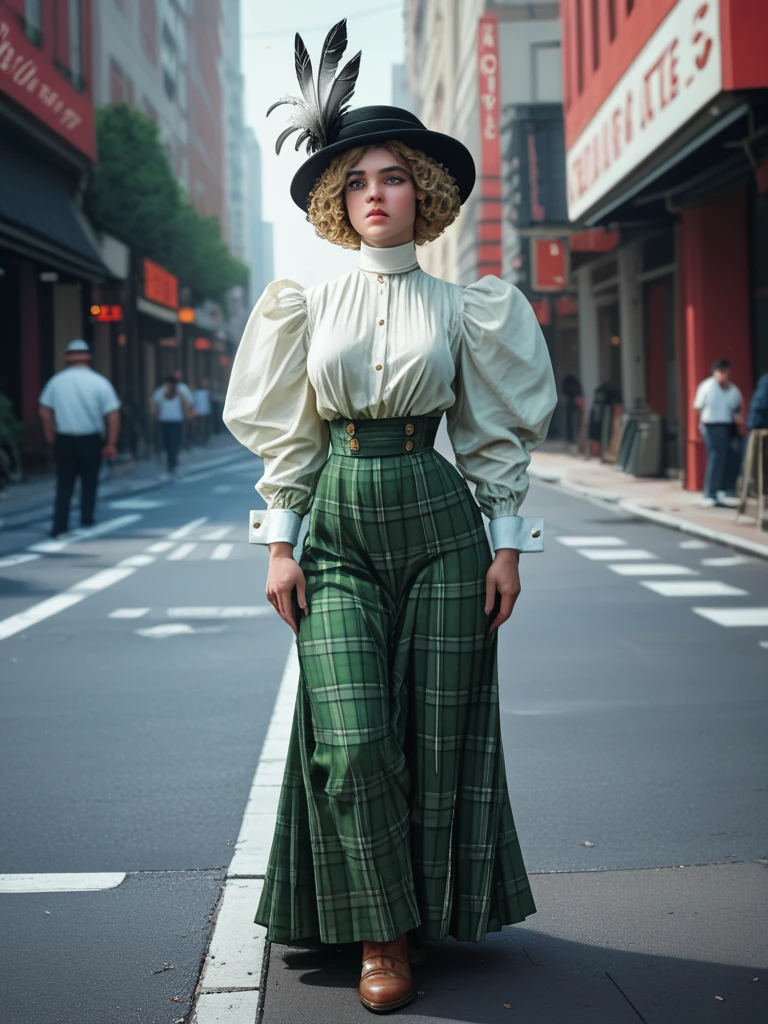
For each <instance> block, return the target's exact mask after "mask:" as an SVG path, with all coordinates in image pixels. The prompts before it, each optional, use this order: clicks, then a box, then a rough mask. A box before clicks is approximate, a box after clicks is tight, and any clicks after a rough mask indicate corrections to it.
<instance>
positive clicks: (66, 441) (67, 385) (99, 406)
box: [39, 339, 120, 537]
mask: <svg viewBox="0 0 768 1024" xmlns="http://www.w3.org/2000/svg"><path fill="white" fill-rule="evenodd" d="M64 358H65V362H66V368H65V369H63V370H61V371H60V372H59V373H57V374H55V375H54V376H53V377H51V379H50V380H49V381H48V383H47V384H46V385H45V387H44V388H43V391H42V394H41V395H40V400H39V404H40V418H41V419H42V421H43V433H44V434H45V439H46V441H47V442H48V443H49V444H52V445H53V450H54V457H55V460H56V499H55V504H54V512H53V527H52V529H51V536H52V537H58V535H59V534H60V533H66V532H67V529H68V528H69V507H70V504H71V502H72V492H73V491H74V488H75V481H76V480H77V478H78V477H79V478H80V525H81V526H93V525H94V518H93V515H94V509H95V507H96V488H97V486H98V481H99V469H100V467H101V459H102V456H104V457H105V458H114V457H115V455H116V454H117V447H116V445H117V438H118V435H119V433H120V399H119V398H118V397H117V393H116V391H115V389H114V388H113V387H112V385H111V384H110V382H109V381H108V380H107V378H106V377H103V376H102V375H101V374H100V373H96V371H95V370H93V369H91V365H90V364H91V350H90V348H89V347H88V345H87V343H86V342H84V341H82V340H81V339H76V340H74V341H70V343H69V345H67V351H66V354H65V357H64ZM105 419H106V422H107V439H106V444H105V443H104V437H103V435H104V420H105Z"/></svg>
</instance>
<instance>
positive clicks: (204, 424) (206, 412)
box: [192, 377, 211, 445]
mask: <svg viewBox="0 0 768 1024" xmlns="http://www.w3.org/2000/svg"><path fill="white" fill-rule="evenodd" d="M192 401H193V404H194V408H195V420H194V424H195V437H196V440H197V443H198V444H202V445H206V444H208V438H209V437H210V433H211V384H210V381H209V380H208V378H207V377H203V378H202V379H201V381H200V386H199V387H197V388H195V390H194V391H193V392H192Z"/></svg>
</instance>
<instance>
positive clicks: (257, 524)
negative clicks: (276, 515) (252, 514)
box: [252, 519, 261, 530]
mask: <svg viewBox="0 0 768 1024" xmlns="http://www.w3.org/2000/svg"><path fill="white" fill-rule="evenodd" d="M252 525H253V528H254V530H258V528H259V527H260V526H261V523H260V522H259V521H258V519H257V520H256V521H255V522H254V523H253V524H252Z"/></svg>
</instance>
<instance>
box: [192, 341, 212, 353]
mask: <svg viewBox="0 0 768 1024" xmlns="http://www.w3.org/2000/svg"><path fill="white" fill-rule="evenodd" d="M195 348H196V349H197V351H198V352H210V351H211V341H210V338H195Z"/></svg>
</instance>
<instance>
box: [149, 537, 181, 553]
mask: <svg viewBox="0 0 768 1024" xmlns="http://www.w3.org/2000/svg"><path fill="white" fill-rule="evenodd" d="M172 547H175V544H174V543H173V541H172V540H159V541H158V542H157V543H156V544H150V546H149V547H148V548H147V551H151V552H152V554H153V555H161V554H162V553H163V552H164V551H170V550H171V548H172Z"/></svg>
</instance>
